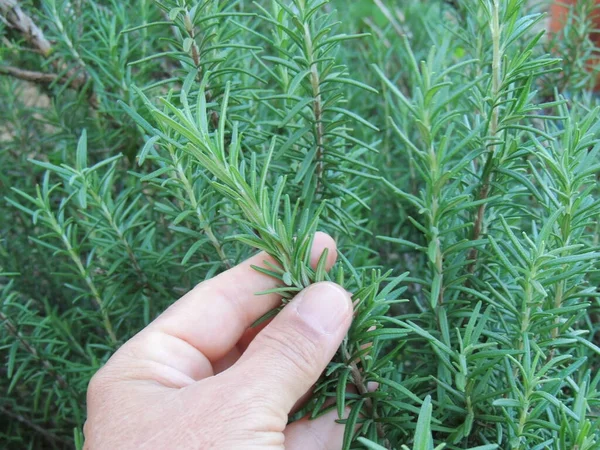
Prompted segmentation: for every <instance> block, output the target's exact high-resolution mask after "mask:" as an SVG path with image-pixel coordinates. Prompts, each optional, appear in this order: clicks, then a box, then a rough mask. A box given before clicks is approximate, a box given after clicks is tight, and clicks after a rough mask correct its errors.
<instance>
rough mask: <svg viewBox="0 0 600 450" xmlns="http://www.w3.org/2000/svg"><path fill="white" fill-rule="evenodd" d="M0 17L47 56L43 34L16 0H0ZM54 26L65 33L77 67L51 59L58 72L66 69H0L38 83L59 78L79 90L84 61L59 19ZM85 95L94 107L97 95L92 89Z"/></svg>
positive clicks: (84, 79) (48, 46) (83, 80)
mask: <svg viewBox="0 0 600 450" xmlns="http://www.w3.org/2000/svg"><path fill="white" fill-rule="evenodd" d="M54 12H55V16H57V14H56V11H54ZM0 20H2V21H3V22H4V23H6V24H7V25H8V26H9V27H10V28H13V29H15V30H17V31H19V32H21V33H22V34H24V35H25V38H26V39H27V41H28V42H29V43H30V44H31V45H32V46H33V47H34V49H36V50H37V51H38V52H39V53H40V54H42V55H43V56H44V57H46V58H47V57H49V56H50V55H51V54H52V51H53V49H52V46H51V44H50V42H49V41H48V40H47V39H46V37H45V36H44V33H43V31H42V29H41V28H40V27H38V26H37V25H36V23H35V22H34V21H33V19H32V18H31V17H30V16H28V15H27V14H25V12H24V11H23V10H22V9H21V7H20V6H19V4H18V2H17V0H0ZM57 27H58V28H59V30H60V31H61V32H62V33H63V35H64V36H65V41H66V42H67V45H68V46H69V49H70V50H71V52H72V53H73V54H74V56H75V58H76V59H77V62H78V63H79V65H80V67H74V68H71V69H68V70H67V64H66V63H65V62H64V61H62V60H60V59H58V60H54V61H52V66H54V68H55V69H56V70H57V71H58V72H64V71H65V70H66V73H65V74H64V75H62V76H61V75H57V74H51V73H42V72H35V71H29V70H24V69H20V68H17V67H10V66H2V67H0V73H3V74H5V75H11V76H14V77H15V78H19V79H21V80H26V81H32V82H35V83H42V84H51V83H54V82H56V81H59V82H61V83H66V84H67V86H68V87H69V88H71V89H74V90H81V89H82V88H83V87H84V86H85V85H86V83H87V81H88V76H87V75H86V74H85V73H81V68H83V69H85V67H86V64H85V62H84V61H83V60H82V59H81V57H80V55H79V53H77V51H76V50H75V49H74V47H73V43H72V42H71V40H70V39H69V37H68V36H66V34H65V33H64V27H63V25H62V22H61V21H60V20H58V21H57ZM88 99H89V103H90V106H91V107H92V108H94V109H97V108H98V99H97V98H96V96H95V95H94V93H93V92H92V93H91V94H90V95H89V96H88Z"/></svg>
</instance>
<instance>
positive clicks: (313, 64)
mask: <svg viewBox="0 0 600 450" xmlns="http://www.w3.org/2000/svg"><path fill="white" fill-rule="evenodd" d="M304 41H305V45H306V55H307V57H308V65H309V67H310V84H311V87H312V96H313V114H314V116H315V144H316V145H317V155H316V160H317V170H316V177H317V183H316V187H315V192H318V191H319V187H320V185H321V182H322V179H323V175H324V172H325V161H324V157H325V141H324V130H323V102H322V98H321V80H320V76H319V69H318V67H317V61H316V60H315V57H314V49H313V42H312V37H311V34H310V28H309V26H308V23H305V24H304Z"/></svg>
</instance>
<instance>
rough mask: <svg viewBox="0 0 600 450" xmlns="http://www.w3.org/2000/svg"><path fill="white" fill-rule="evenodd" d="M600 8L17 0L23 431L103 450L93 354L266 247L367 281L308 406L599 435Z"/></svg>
mask: <svg viewBox="0 0 600 450" xmlns="http://www.w3.org/2000/svg"><path fill="white" fill-rule="evenodd" d="M594 5H595V2H594V1H591V0H586V1H582V2H577V6H575V7H574V8H573V9H572V11H570V13H569V15H568V17H567V19H566V22H565V28H564V31H563V33H562V34H561V35H560V36H554V37H548V36H546V34H545V31H544V28H545V24H544V20H545V19H544V18H545V15H544V13H543V11H544V8H545V5H533V6H532V5H531V2H526V1H525V0H465V1H462V2H450V1H442V0H432V1H429V2H410V1H400V2H391V1H389V2H388V1H385V0H373V1H371V0H360V1H356V2H352V3H350V4H349V3H347V2H341V1H338V0H331V1H329V2H328V1H326V0H293V1H283V0H260V1H257V2H248V1H246V0H227V1H217V0H205V1H201V2H197V1H193V0H160V1H158V0H157V1H149V0H135V1H132V2H117V1H116V0H94V1H88V2H82V1H80V0H42V1H39V2H31V1H23V2H21V1H17V0H0V18H1V19H2V20H0V34H1V35H2V44H1V46H0V49H1V53H0V74H1V75H3V76H1V77H0V95H1V98H2V100H3V105H4V107H3V108H1V109H0V117H1V119H0V167H1V168H2V170H1V171H0V189H1V190H2V194H3V196H2V197H3V201H2V202H1V203H0V210H1V213H0V323H1V328H0V349H1V351H2V353H1V355H2V358H3V362H4V365H3V367H2V369H1V374H2V377H1V378H0V386H1V389H2V395H1V396H0V423H2V427H1V428H0V436H1V439H2V441H3V442H5V443H6V444H5V448H7V449H11V448H15V449H16V448H49V449H53V448H81V447H82V445H83V442H82V439H83V438H82V433H81V427H82V425H83V422H84V420H85V391H86V386H87V383H88V381H89V379H90V377H91V376H92V375H93V373H94V372H95V371H96V370H97V369H98V368H99V367H100V366H101V365H102V364H103V363H104V362H105V361H106V360H107V358H108V357H109V356H110V354H111V353H112V352H113V351H114V350H115V349H116V348H118V346H119V345H120V344H122V343H123V342H125V341H126V340H127V339H128V338H130V337H131V336H132V335H133V334H135V333H136V332H137V331H139V330H140V329H141V328H142V327H143V326H144V325H145V324H147V323H149V322H150V321H151V320H152V319H153V318H154V317H156V316H157V315H158V314H159V313H160V312H161V311H162V310H164V309H165V308H166V307H167V306H168V305H169V304H170V303H172V302H173V301H174V300H176V299H177V298H178V297H180V296H181V295H182V294H183V293H185V292H186V291H188V290H189V289H191V287H193V286H194V285H195V284H197V283H198V282H201V281H202V280H205V279H208V278H211V277H212V276H214V275H215V274H217V273H219V272H222V271H224V270H227V269H228V268H230V267H232V266H233V265H235V264H237V263H238V262H240V261H242V260H243V259H245V258H247V257H248V256H250V255H251V254H252V253H253V252H255V251H256V250H262V251H265V252H266V253H268V254H269V255H271V256H272V257H273V260H274V261H276V263H277V264H273V265H271V266H269V267H268V268H266V269H261V270H262V271H263V272H264V273H265V274H267V275H268V276H271V277H274V278H276V279H277V280H279V287H277V288H276V289H275V291H276V292H277V293H279V294H280V295H281V297H282V299H283V301H282V304H285V303H286V302H287V301H289V300H290V299H291V298H293V296H294V295H295V294H296V293H297V292H299V291H300V290H302V289H304V288H305V287H307V286H308V285H310V284H311V283H314V282H316V281H321V280H332V281H335V282H337V283H339V284H341V285H343V286H344V287H345V288H346V289H347V290H349V291H350V292H352V293H353V297H354V299H355V318H354V321H353V324H352V327H351V329H350V331H349V333H348V336H347V338H346V339H345V341H344V343H343V344H342V346H341V347H340V349H339V351H338V353H337V355H336V357H335V358H334V360H333V361H332V362H331V364H330V365H329V367H328V369H327V371H326V372H325V373H324V374H323V376H322V378H321V380H320V382H319V383H318V384H317V386H315V389H314V392H313V395H312V397H311V399H310V400H309V401H308V403H307V404H306V405H305V406H304V407H303V408H302V410H301V411H299V412H298V413H297V414H296V416H294V417H292V418H291V420H294V419H297V418H299V417H303V416H306V415H309V416H310V417H317V416H319V415H321V414H323V413H324V412H327V411H329V410H331V409H336V410H337V411H338V414H339V420H340V422H341V423H345V424H346V428H345V430H346V432H345V436H344V444H343V448H344V450H345V449H372V450H381V449H415V450H421V449H423V450H425V449H433V448H436V449H441V448H447V449H468V448H469V449H478V450H491V449H496V448H498V449H500V448H502V449H515V450H525V449H531V450H534V449H547V448H549V449H555V450H562V449H578V450H591V449H597V448H600V436H599V435H598V429H600V423H599V412H600V409H599V408H600V391H599V389H600V374H599V373H598V365H599V363H600V347H599V345H600V344H599V343H598V331H599V329H600V327H599V325H598V323H599V319H598V318H599V316H598V314H599V304H598V296H599V294H598V288H597V286H598V282H599V281H600V279H599V277H598V266H597V263H598V259H599V257H600V252H599V250H598V244H599V242H598V241H599V237H600V225H599V221H598V219H599V217H600V191H599V189H598V182H597V181H598V174H599V173H600V155H599V151H600V143H599V142H598V137H599V135H600V120H599V119H598V111H599V110H598V107H597V103H598V101H597V98H596V97H595V95H594V94H593V90H594V83H595V80H596V70H595V67H594V58H595V54H596V52H597V49H596V48H595V47H594V43H593V41H592V40H591V39H590V32H592V31H593V17H592V16H593V14H594V11H595V9H594V8H595V6H594ZM546 6H547V5H546ZM317 230H322V231H325V232H327V233H329V234H330V235H331V236H333V237H334V238H335V239H336V241H337V243H338V248H339V252H340V256H339V258H338V260H339V262H338V263H337V265H336V266H335V267H334V268H333V269H332V270H331V271H330V272H329V273H327V272H326V271H325V264H324V263H325V260H326V255H324V256H322V257H321V260H320V263H319V264H318V265H317V267H316V268H311V266H310V264H309V257H310V255H309V249H310V248H311V243H312V238H313V236H314V233H315V232H316V231H317ZM277 312H278V309H276V310H274V311H271V312H270V313H268V314H267V315H266V316H264V317H263V318H262V319H261V320H267V319H268V318H270V317H272V316H273V315H274V314H277ZM374 386H376V388H374Z"/></svg>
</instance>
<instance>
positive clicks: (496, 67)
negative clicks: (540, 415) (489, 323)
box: [468, 0, 502, 273]
mask: <svg viewBox="0 0 600 450" xmlns="http://www.w3.org/2000/svg"><path fill="white" fill-rule="evenodd" d="M490 28H491V35H492V93H491V96H492V102H493V104H492V111H491V117H490V127H489V135H490V137H491V140H492V144H491V147H490V149H489V150H488V154H487V160H486V162H485V165H484V168H483V173H482V180H481V187H480V189H479V195H478V200H486V199H487V198H488V197H489V195H490V190H491V186H492V182H493V181H494V170H493V169H494V167H493V165H494V158H495V156H496V146H497V141H498V137H499V136H498V126H499V120H500V119H499V118H500V102H499V99H498V96H499V95H500V88H501V85H502V49H501V46H500V39H501V37H502V30H501V28H500V3H499V0H493V2H492V21H491V24H490ZM486 207H487V202H485V201H483V202H482V203H481V204H480V205H479V207H478V208H477V213H476V216H475V220H474V223H473V233H472V235H471V240H472V241H476V240H478V239H479V237H480V236H481V231H482V230H483V222H484V220H485V210H486ZM477 255H478V249H477V247H473V248H472V249H471V251H470V252H469V255H468V259H469V260H471V263H470V264H469V268H468V271H469V272H470V273H473V272H474V271H475V266H476V264H477Z"/></svg>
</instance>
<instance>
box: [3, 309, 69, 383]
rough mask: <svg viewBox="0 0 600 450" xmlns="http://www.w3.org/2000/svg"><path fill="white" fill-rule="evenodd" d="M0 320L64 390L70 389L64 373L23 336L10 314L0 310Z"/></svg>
mask: <svg viewBox="0 0 600 450" xmlns="http://www.w3.org/2000/svg"><path fill="white" fill-rule="evenodd" d="M0 321H2V323H3V324H4V328H6V331H8V334H10V335H11V336H13V337H14V338H15V339H16V340H17V341H19V343H20V344H21V346H22V347H23V348H24V349H25V350H26V351H27V352H28V353H29V354H30V355H31V356H33V357H34V358H35V359H36V360H38V361H39V362H40V364H41V365H42V367H43V368H44V370H45V371H46V372H47V373H49V374H50V375H51V376H52V377H53V378H54V379H55V380H56V383H57V384H58V386H59V387H60V388H61V389H63V390H69V389H70V388H69V384H68V383H67V380H65V379H64V377H63V376H62V375H60V374H59V373H58V372H57V371H56V369H54V367H53V366H52V364H51V363H50V362H49V361H48V360H47V359H45V358H42V357H41V356H40V354H39V352H38V351H37V349H36V348H35V347H34V346H32V345H31V344H30V343H29V342H28V341H27V339H25V337H23V335H22V334H21V333H20V332H19V330H18V329H17V326H16V325H15V324H14V323H12V321H11V320H10V319H9V318H8V316H7V315H6V314H4V313H3V312H0Z"/></svg>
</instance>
